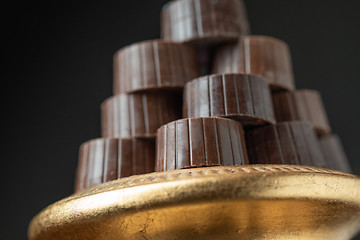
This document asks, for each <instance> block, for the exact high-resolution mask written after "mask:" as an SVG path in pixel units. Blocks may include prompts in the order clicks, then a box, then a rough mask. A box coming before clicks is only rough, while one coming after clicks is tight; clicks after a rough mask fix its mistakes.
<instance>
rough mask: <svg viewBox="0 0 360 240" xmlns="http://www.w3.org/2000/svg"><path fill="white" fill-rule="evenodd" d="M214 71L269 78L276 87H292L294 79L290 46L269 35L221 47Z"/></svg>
mask: <svg viewBox="0 0 360 240" xmlns="http://www.w3.org/2000/svg"><path fill="white" fill-rule="evenodd" d="M212 72H213V73H239V72H240V73H241V72H244V73H248V74H255V75H259V76H262V77H264V78H265V80H266V81H267V82H268V84H269V85H270V87H271V89H272V90H284V89H285V90H292V89H294V88H295V86H294V78H293V72H292V64H291V57H290V51H289V47H288V45H287V44H286V43H285V42H283V41H281V40H279V39H276V38H273V37H267V36H243V37H241V38H240V40H239V41H238V43H236V44H230V45H226V46H224V47H221V48H219V50H218V51H217V53H216V56H215V59H214V65H213V70H212Z"/></svg>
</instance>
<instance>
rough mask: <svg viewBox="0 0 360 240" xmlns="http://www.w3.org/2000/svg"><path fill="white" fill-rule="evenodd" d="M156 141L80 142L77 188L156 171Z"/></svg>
mask: <svg viewBox="0 0 360 240" xmlns="http://www.w3.org/2000/svg"><path fill="white" fill-rule="evenodd" d="M154 162H155V141H154V140H149V139H135V138H123V139H117V138H98V139H93V140H90V141H87V142H85V143H83V144H82V145H81V146H80V150H79V162H78V168H77V173H76V179H75V192H79V191H82V190H84V189H86V188H89V187H92V186H95V185H97V184H100V183H104V182H108V181H111V180H115V179H118V178H122V177H128V176H131V175H135V174H143V173H150V172H153V171H154Z"/></svg>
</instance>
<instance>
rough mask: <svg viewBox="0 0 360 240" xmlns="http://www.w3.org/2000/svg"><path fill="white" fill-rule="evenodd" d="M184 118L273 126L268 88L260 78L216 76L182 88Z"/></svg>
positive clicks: (195, 80)
mask: <svg viewBox="0 0 360 240" xmlns="http://www.w3.org/2000/svg"><path fill="white" fill-rule="evenodd" d="M183 102H184V103H183V117H185V118H188V117H228V118H232V119H234V120H238V121H239V122H241V123H242V124H243V125H262V124H266V123H275V117H274V113H273V106H272V100H271V94H270V89H269V86H268V84H267V83H266V81H265V80H264V79H263V78H262V77H258V76H254V75H248V74H217V75H208V76H204V77H200V78H196V79H194V80H192V81H190V82H188V83H187V84H186V85H185V89H184V100H183Z"/></svg>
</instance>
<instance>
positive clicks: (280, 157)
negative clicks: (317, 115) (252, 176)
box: [246, 121, 327, 167]
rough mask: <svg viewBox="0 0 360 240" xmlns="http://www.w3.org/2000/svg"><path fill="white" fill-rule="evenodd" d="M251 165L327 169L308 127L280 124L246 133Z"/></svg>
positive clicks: (301, 123)
mask: <svg viewBox="0 0 360 240" xmlns="http://www.w3.org/2000/svg"><path fill="white" fill-rule="evenodd" d="M246 146H247V151H248V154H249V161H250V163H251V164H293V165H307V166H319V167H327V164H326V163H325V160H324V157H323V154H322V151H321V148H320V145H319V141H318V139H317V137H316V134H315V131H314V129H313V127H312V125H311V124H310V123H307V122H300V121H294V122H282V123H277V124H276V125H269V126H265V127H260V128H257V129H254V130H251V131H248V132H247V133H246Z"/></svg>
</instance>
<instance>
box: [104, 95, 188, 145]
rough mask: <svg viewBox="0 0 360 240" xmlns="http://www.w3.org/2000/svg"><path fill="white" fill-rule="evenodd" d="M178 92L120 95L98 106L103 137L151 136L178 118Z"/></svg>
mask: <svg viewBox="0 0 360 240" xmlns="http://www.w3.org/2000/svg"><path fill="white" fill-rule="evenodd" d="M181 102H182V96H181V94H178V93H161V94H160V93H156V92H153V93H134V94H120V95H116V96H113V97H110V98H108V99H107V100H105V101H104V102H103V104H102V105H101V115H102V119H101V120H102V121H101V129H102V136H103V137H152V138H155V136H156V130H157V129H158V128H159V127H160V126H161V125H163V124H165V123H168V122H171V121H173V120H176V119H179V118H180V117H181Z"/></svg>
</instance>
